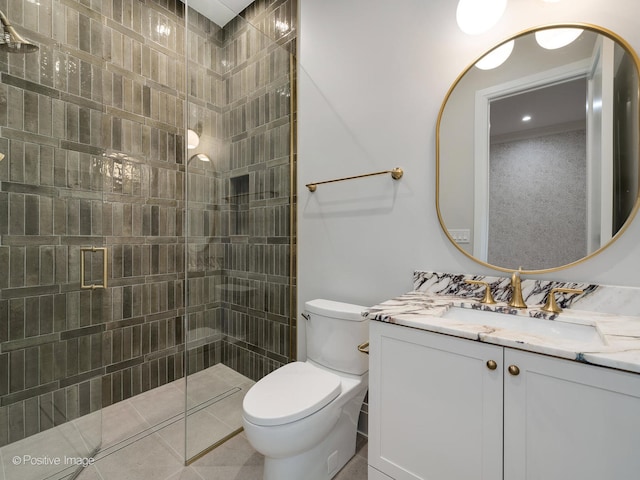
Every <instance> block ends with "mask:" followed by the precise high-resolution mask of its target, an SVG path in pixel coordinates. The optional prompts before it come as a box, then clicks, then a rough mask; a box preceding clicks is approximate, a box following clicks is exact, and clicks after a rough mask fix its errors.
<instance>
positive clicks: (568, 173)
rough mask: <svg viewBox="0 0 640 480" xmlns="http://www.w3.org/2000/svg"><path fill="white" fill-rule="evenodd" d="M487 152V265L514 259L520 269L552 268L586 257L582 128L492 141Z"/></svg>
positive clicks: (501, 263) (584, 169) (584, 155)
mask: <svg viewBox="0 0 640 480" xmlns="http://www.w3.org/2000/svg"><path fill="white" fill-rule="evenodd" d="M490 152H491V153H490V164H489V204H490V205H492V206H493V207H492V208H491V209H490V211H489V251H488V259H489V263H491V264H493V265H509V264H510V263H511V262H512V260H513V259H514V258H517V259H521V262H522V265H521V266H522V267H523V268H524V269H535V268H551V267H554V266H556V265H565V264H567V263H571V262H574V261H576V260H579V259H580V258H582V257H584V256H585V255H586V254H587V246H586V220H587V212H586V207H587V192H586V184H587V180H586V175H587V170H586V163H585V158H586V152H585V131H584V129H582V130H577V131H572V132H566V133H557V134H554V135H548V136H544V137H536V138H531V139H527V140H515V141H512V142H505V143H499V144H492V145H491V150H490ZM532 210H534V211H535V210H539V211H541V212H544V213H545V214H544V215H535V214H534V215H530V214H529V213H528V212H532ZM549 212H552V213H553V214H552V215H549V214H548V213H549ZM530 239H536V241H535V242H532V241H530ZM519 266H520V265H519Z"/></svg>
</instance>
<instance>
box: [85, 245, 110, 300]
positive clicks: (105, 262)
mask: <svg viewBox="0 0 640 480" xmlns="http://www.w3.org/2000/svg"><path fill="white" fill-rule="evenodd" d="M87 252H89V253H96V252H102V285H100V284H96V283H91V284H89V285H87V284H86V283H85V272H86V270H85V265H84V254H85V253H87ZM108 265H109V251H108V250H107V248H106V247H87V248H81V249H80V288H82V289H91V290H96V289H98V288H107V278H108V276H109V275H108V269H107V267H108Z"/></svg>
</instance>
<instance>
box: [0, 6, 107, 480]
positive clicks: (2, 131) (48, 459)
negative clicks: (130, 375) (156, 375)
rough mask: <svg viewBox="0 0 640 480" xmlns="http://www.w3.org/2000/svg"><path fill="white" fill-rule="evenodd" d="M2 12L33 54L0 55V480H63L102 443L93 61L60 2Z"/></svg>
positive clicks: (98, 118) (94, 54) (103, 256)
mask: <svg viewBox="0 0 640 480" xmlns="http://www.w3.org/2000/svg"><path fill="white" fill-rule="evenodd" d="M2 5H4V6H5V7H6V11H4V12H3V13H4V14H6V17H7V18H8V19H9V22H10V23H11V24H12V25H13V26H14V27H15V29H16V30H18V31H19V34H20V35H22V36H23V37H25V38H27V39H31V40H33V41H34V45H36V44H37V46H38V48H37V49H29V48H27V46H25V45H24V44H22V45H20V46H19V47H17V46H16V48H9V51H7V48H6V47H7V45H4V46H2V45H0V459H1V462H2V465H1V468H0V478H2V479H3V480H11V479H21V480H31V479H33V480H36V479H43V478H63V477H67V476H69V475H73V474H74V472H76V471H79V470H81V469H82V467H84V466H86V465H87V463H90V462H92V461H93V458H94V456H95V454H96V452H97V451H98V449H99V448H100V445H101V441H102V416H101V407H102V380H101V375H102V373H103V369H102V353H103V352H102V345H103V343H102V333H103V331H104V329H105V326H104V318H103V316H104V313H105V311H106V310H105V305H106V304H107V299H108V296H109V293H108V289H107V287H108V279H107V276H108V275H107V270H106V269H107V264H108V260H109V256H108V251H107V250H106V249H105V248H104V247H105V241H104V232H103V228H104V225H105V223H104V222H103V220H104V217H103V215H104V201H103V185H104V180H105V175H104V173H105V169H104V164H103V160H104V158H103V149H102V148H101V146H100V139H101V135H102V127H103V125H102V114H103V104H102V85H101V77H100V76H99V75H98V73H97V70H96V68H94V67H95V64H99V63H100V61H101V59H102V52H101V51H100V52H98V51H95V50H92V49H91V48H88V49H84V46H83V45H79V43H78V42H82V41H84V40H85V39H86V38H88V37H89V36H90V35H91V32H90V31H89V30H88V28H89V27H88V25H84V26H83V25H80V26H79V27H78V30H77V33H78V36H77V37H74V38H72V39H69V38H64V39H63V38H58V37H57V34H58V33H59V32H60V31H61V30H62V29H64V25H60V24H59V23H58V21H59V20H60V19H61V17H60V16H59V15H54V14H53V12H54V9H56V8H60V4H59V2H55V1H41V2H28V1H12V2H3V4H2ZM62 11H64V7H63V8H62ZM62 20H63V21H64V18H62ZM7 31H9V32H10V29H7V28H5V33H6V32H7ZM18 42H20V40H19V39H18V40H15V41H14V40H11V43H12V44H17V43H18ZM69 42H70V43H69ZM74 42H75V43H74ZM11 46H12V45H9V47H11ZM31 50H34V51H31ZM81 50H84V51H81ZM93 62H95V63H93Z"/></svg>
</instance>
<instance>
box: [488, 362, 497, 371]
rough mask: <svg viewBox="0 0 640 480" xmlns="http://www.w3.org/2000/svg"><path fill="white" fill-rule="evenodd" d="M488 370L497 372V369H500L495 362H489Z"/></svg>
mask: <svg viewBox="0 0 640 480" xmlns="http://www.w3.org/2000/svg"><path fill="white" fill-rule="evenodd" d="M487 368H488V369H489V370H495V369H496V368H498V364H497V363H496V361H495V360H487Z"/></svg>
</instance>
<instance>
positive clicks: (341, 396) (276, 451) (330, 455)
mask: <svg viewBox="0 0 640 480" xmlns="http://www.w3.org/2000/svg"><path fill="white" fill-rule="evenodd" d="M365 308H366V307H361V306H357V305H351V304H345V303H340V302H332V301H328V300H314V301H312V302H307V304H306V305H305V310H306V315H305V318H306V319H307V350H308V356H309V358H308V359H307V361H305V362H293V363H289V364H287V365H284V366H283V367H281V368H279V369H277V370H275V371H274V372H272V373H270V374H269V375H267V376H266V377H264V378H263V379H261V380H260V381H258V382H257V383H256V384H255V385H254V386H253V387H252V388H251V389H250V390H249V392H247V395H246V396H245V398H244V401H243V419H242V420H243V426H244V430H245V433H246V436H247V439H248V440H249V443H250V444H251V445H252V446H253V447H254V448H255V449H256V450H257V451H258V452H260V453H261V454H263V455H264V457H265V462H264V479H265V480H329V479H330V478H332V477H333V476H334V475H335V474H336V473H337V472H338V471H339V470H340V469H341V468H342V467H343V466H344V465H345V464H346V463H347V461H349V459H350V458H351V457H353V455H354V454H355V445H356V436H357V425H358V416H359V413H360V409H361V406H362V402H363V400H364V396H365V395H366V392H367V387H368V383H369V382H368V380H369V377H368V357H367V356H366V355H364V354H363V353H362V352H359V351H358V350H357V346H358V345H359V344H361V343H363V342H366V341H367V339H368V323H367V321H366V320H365V319H364V318H363V317H362V316H361V315H360V313H361V312H362V311H363V310H365ZM345 350H346V351H345Z"/></svg>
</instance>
